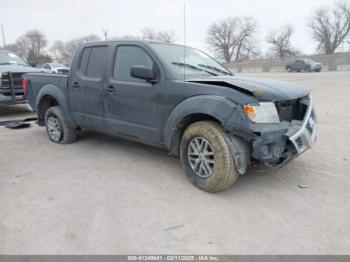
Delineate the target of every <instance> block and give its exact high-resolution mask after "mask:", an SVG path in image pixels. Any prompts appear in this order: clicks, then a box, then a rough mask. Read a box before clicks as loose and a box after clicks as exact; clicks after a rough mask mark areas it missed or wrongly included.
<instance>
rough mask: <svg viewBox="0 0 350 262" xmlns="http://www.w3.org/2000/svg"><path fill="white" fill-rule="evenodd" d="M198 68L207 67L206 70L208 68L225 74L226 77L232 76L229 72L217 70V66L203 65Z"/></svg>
mask: <svg viewBox="0 0 350 262" xmlns="http://www.w3.org/2000/svg"><path fill="white" fill-rule="evenodd" d="M198 66H201V67H205V68H208V69H212V70H214V71H216V72H219V73H223V74H225V75H230V76H232V74H230V73H229V72H226V71H224V70H221V69H219V68H217V67H215V66H210V65H203V64H198Z"/></svg>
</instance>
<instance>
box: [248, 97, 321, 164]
mask: <svg viewBox="0 0 350 262" xmlns="http://www.w3.org/2000/svg"><path fill="white" fill-rule="evenodd" d="M276 107H277V110H278V113H279V116H280V119H281V123H279V124H255V125H252V130H253V132H254V133H255V134H256V136H255V137H254V138H253V139H252V140H251V146H252V157H253V159H256V160H259V161H260V162H261V163H263V164H264V165H265V166H267V167H279V166H282V165H284V164H286V163H287V162H289V161H290V160H291V159H292V158H293V157H295V156H298V155H300V154H302V153H303V152H305V151H306V150H307V149H309V148H311V147H312V146H313V145H314V143H315V142H316V139H317V117H316V112H315V108H314V102H313V100H312V98H311V96H307V97H303V98H301V99H297V100H293V101H284V102H283V101H282V102H276Z"/></svg>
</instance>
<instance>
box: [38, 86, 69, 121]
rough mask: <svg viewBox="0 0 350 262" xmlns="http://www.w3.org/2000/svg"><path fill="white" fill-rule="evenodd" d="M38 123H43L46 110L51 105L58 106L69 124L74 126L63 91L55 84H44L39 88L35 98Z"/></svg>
mask: <svg viewBox="0 0 350 262" xmlns="http://www.w3.org/2000/svg"><path fill="white" fill-rule="evenodd" d="M36 104H37V113H38V124H39V125H40V126H44V125H45V114H46V111H47V110H48V109H49V108H50V107H52V106H59V107H60V108H61V109H62V112H63V115H64V117H65V119H66V121H67V123H68V124H69V125H70V126H74V122H73V120H72V118H71V117H70V115H69V113H68V112H69V111H68V107H67V102H66V98H65V96H64V94H63V92H62V91H61V90H60V89H59V88H58V87H57V86H55V85H45V86H43V87H42V88H41V89H40V92H39V94H38V96H37V100H36Z"/></svg>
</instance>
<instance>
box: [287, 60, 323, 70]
mask: <svg viewBox="0 0 350 262" xmlns="http://www.w3.org/2000/svg"><path fill="white" fill-rule="evenodd" d="M286 70H287V71H288V72H293V71H297V72H300V71H305V72H312V71H313V72H321V70H322V64H321V63H317V62H315V61H314V60H312V59H310V58H298V59H296V60H295V61H294V62H293V63H289V64H287V65H286Z"/></svg>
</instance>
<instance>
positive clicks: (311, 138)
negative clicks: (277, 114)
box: [286, 97, 317, 154]
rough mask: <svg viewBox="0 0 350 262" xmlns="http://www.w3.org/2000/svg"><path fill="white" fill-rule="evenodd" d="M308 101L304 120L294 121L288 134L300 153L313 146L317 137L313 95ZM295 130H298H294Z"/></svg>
mask: <svg viewBox="0 0 350 262" xmlns="http://www.w3.org/2000/svg"><path fill="white" fill-rule="evenodd" d="M308 102H309V105H308V108H307V111H306V114H305V117H304V119H303V121H292V122H291V128H290V129H289V130H288V132H287V134H286V135H287V136H288V137H289V141H291V142H292V144H293V146H294V148H295V150H296V151H297V153H298V154H302V153H303V152H304V151H305V150H306V149H309V148H311V147H312V146H313V145H314V144H315V142H316V139H317V117H316V112H315V108H314V104H313V100H312V98H311V97H309V101H308ZM294 130H297V131H296V132H294Z"/></svg>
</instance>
